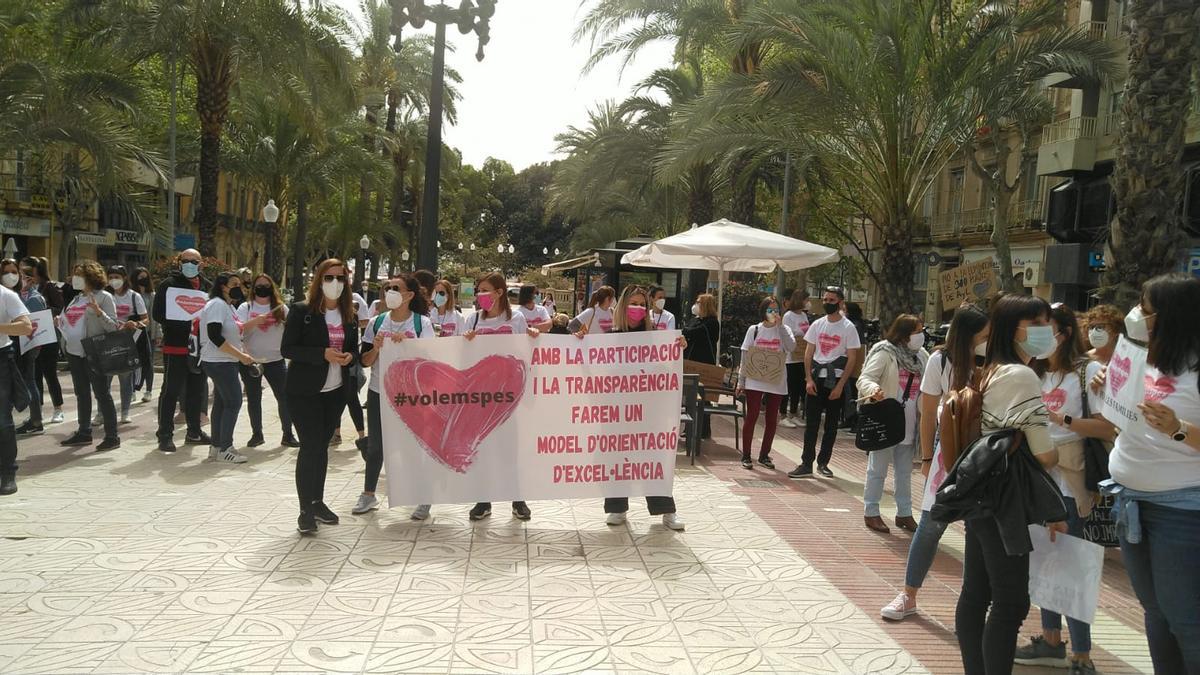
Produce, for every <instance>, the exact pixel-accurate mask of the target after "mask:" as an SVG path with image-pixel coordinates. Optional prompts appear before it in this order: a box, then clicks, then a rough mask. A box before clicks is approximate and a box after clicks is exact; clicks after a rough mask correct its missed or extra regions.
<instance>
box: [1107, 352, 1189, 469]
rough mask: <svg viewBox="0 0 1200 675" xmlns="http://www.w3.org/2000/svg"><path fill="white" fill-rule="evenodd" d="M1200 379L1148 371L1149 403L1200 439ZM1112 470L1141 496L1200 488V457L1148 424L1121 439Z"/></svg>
mask: <svg viewBox="0 0 1200 675" xmlns="http://www.w3.org/2000/svg"><path fill="white" fill-rule="evenodd" d="M1196 377H1197V373H1196V371H1195V370H1189V371H1187V372H1185V373H1183V374H1181V375H1164V374H1163V373H1162V371H1160V370H1159V369H1157V368H1155V367H1154V366H1151V365H1149V364H1147V365H1146V377H1145V382H1146V395H1145V400H1147V401H1157V402H1159V403H1161V404H1163V405H1165V406H1167V407H1168V408H1170V409H1171V410H1174V411H1175V415H1176V417H1178V418H1179V419H1181V420H1183V421H1184V422H1187V423H1188V424H1189V425H1190V426H1191V428H1190V429H1189V433H1191V434H1196V433H1200V392H1198V391H1197V389H1196V387H1197V381H1196ZM1108 470H1109V472H1110V473H1112V477H1113V479H1114V480H1116V481H1117V482H1118V483H1120V484H1121V485H1124V486H1125V487H1129V488H1133V489H1134V490H1141V491H1142V492H1165V491H1167V490H1178V489H1181V488H1195V487H1200V452H1196V451H1195V450H1193V449H1191V448H1190V447H1188V445H1187V444H1186V443H1180V442H1178V441H1176V440H1174V439H1173V438H1171V436H1170V435H1168V434H1163V433H1159V432H1157V431H1155V430H1154V429H1151V428H1150V426H1149V425H1147V424H1145V423H1144V422H1143V423H1141V424H1138V425H1136V426H1135V427H1133V428H1132V429H1129V430H1128V431H1122V432H1121V434H1120V435H1119V436H1117V444H1116V446H1115V447H1113V451H1112V454H1111V455H1109V458H1108Z"/></svg>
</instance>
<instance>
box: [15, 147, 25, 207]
mask: <svg viewBox="0 0 1200 675" xmlns="http://www.w3.org/2000/svg"><path fill="white" fill-rule="evenodd" d="M13 187H15V188H16V195H15V197H16V200H17V201H19V202H27V201H29V185H28V176H27V175H26V173H25V152H24V151H22V150H18V151H17V161H16V179H15V182H14V184H13Z"/></svg>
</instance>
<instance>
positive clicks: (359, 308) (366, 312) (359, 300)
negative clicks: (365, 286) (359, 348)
mask: <svg viewBox="0 0 1200 675" xmlns="http://www.w3.org/2000/svg"><path fill="white" fill-rule="evenodd" d="M350 300H351V301H352V302H353V303H354V313H355V314H358V320H359V321H366V320H367V319H369V318H371V305H368V304H367V301H366V300H364V299H363V296H361V295H359V294H358V293H351V294H350ZM376 302H379V301H378V300H376Z"/></svg>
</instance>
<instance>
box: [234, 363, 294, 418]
mask: <svg viewBox="0 0 1200 675" xmlns="http://www.w3.org/2000/svg"><path fill="white" fill-rule="evenodd" d="M262 366H263V369H262V377H251V376H250V375H249V374H247V371H246V369H245V368H239V369H238V372H239V373H240V374H241V377H242V385H243V386H244V387H245V391H246V409H247V411H249V413H250V431H251V432H252V433H254V435H256V436H262V433H263V426H262V395H263V380H266V381H267V385H268V386H270V387H271V395H273V396H274V397H275V405H276V406H278V408H279V426H281V427H283V437H284V438H292V415H291V411H289V410H288V405H287V396H285V395H284V393H283V387H284V384H285V383H286V382H287V362H285V361H284V360H283V359H280V360H278V361H272V362H270V363H264V364H262Z"/></svg>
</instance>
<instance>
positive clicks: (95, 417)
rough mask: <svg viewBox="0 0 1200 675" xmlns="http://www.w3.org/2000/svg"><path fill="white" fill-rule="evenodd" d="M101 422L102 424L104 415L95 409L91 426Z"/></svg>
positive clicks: (98, 424)
mask: <svg viewBox="0 0 1200 675" xmlns="http://www.w3.org/2000/svg"><path fill="white" fill-rule="evenodd" d="M102 424H104V415H101V414H100V412H99V411H97V412H96V414H95V415H92V426H94V427H98V426H100V425H102Z"/></svg>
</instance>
